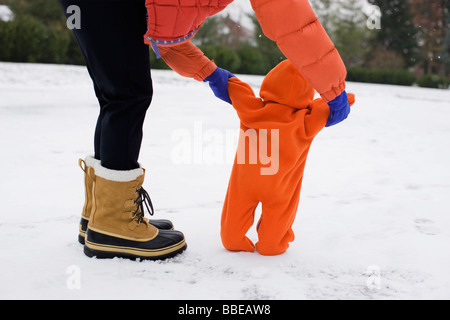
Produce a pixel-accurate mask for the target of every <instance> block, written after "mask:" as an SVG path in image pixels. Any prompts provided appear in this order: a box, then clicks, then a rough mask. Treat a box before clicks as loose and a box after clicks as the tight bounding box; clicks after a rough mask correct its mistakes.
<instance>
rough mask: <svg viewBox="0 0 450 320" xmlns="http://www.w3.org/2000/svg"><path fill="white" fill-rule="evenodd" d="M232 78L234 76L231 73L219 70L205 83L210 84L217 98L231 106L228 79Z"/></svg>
mask: <svg viewBox="0 0 450 320" xmlns="http://www.w3.org/2000/svg"><path fill="white" fill-rule="evenodd" d="M232 77H234V75H233V74H231V73H230V72H229V71H227V70H224V69H221V68H217V69H216V71H214V72H213V73H212V74H211V75H210V76H209V77H208V78H206V79H205V80H203V81H204V82H209V86H210V88H211V90H212V91H213V92H214V95H215V96H216V97H217V98H219V99H221V100H223V101H225V102H228V103H229V104H231V99H230V95H229V93H228V79H229V78H232Z"/></svg>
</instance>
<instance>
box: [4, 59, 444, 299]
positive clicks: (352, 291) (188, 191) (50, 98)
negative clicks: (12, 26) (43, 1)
mask: <svg viewBox="0 0 450 320" xmlns="http://www.w3.org/2000/svg"><path fill="white" fill-rule="evenodd" d="M153 79H154V87H155V96H154V101H153V104H152V106H151V108H150V110H149V112H148V116H147V120H146V123H145V137H144V142H143V146H142V153H141V159H140V160H141V162H142V164H143V166H144V167H145V168H146V169H147V173H148V174H147V180H146V183H145V185H144V186H145V187H146V189H147V190H148V191H149V193H150V194H151V196H152V200H153V202H154V204H155V206H156V208H157V214H156V217H158V218H169V219H172V220H173V221H174V223H175V226H176V228H177V229H179V230H181V231H183V232H184V233H185V235H186V239H187V242H188V246H189V247H188V250H187V251H186V252H185V253H184V254H183V255H181V256H178V257H176V258H174V259H172V260H168V261H164V262H133V261H128V260H122V259H114V260H96V259H89V258H87V257H85V256H84V254H83V248H82V246H81V245H80V244H78V243H77V232H78V221H79V217H80V212H81V208H82V204H83V192H84V191H83V175H82V171H81V170H80V169H79V168H78V166H77V160H78V158H80V157H84V156H85V155H86V154H90V153H92V135H93V130H94V125H95V122H96V116H97V111H98V107H97V104H96V100H95V97H94V93H93V90H92V87H91V83H90V79H89V78H88V75H87V72H86V71H85V69H84V68H83V67H73V66H54V65H33V64H11V63H0V150H1V157H0V168H1V171H0V197H1V215H0V242H1V243H2V246H1V249H0V298H2V299H448V298H450V272H449V270H450V250H449V249H450V248H449V245H450V214H449V213H450V169H449V163H450V148H449V143H450V142H449V141H450V124H449V122H448V119H449V118H450V91H444V90H432V89H420V88H411V87H397V86H384V85H371V84H359V83H349V84H348V91H350V92H354V93H356V95H357V104H356V106H355V107H354V109H353V112H352V114H351V117H350V118H349V119H348V120H347V121H346V122H345V123H343V124H341V125H339V126H336V127H332V128H328V129H325V130H324V131H323V132H321V133H320V134H319V136H318V137H317V139H316V141H315V142H314V144H313V147H312V149H311V153H310V156H309V159H308V163H307V168H306V172H305V178H304V184H303V190H302V197H301V203H300V209H299V212H298V217H297V220H296V223H295V227H294V228H295V232H296V236H297V239H296V241H295V242H294V243H293V244H292V246H291V248H290V249H289V250H288V252H287V253H286V254H284V255H281V256H277V257H263V256H260V255H258V254H257V253H253V254H250V253H230V252H227V251H225V250H224V249H223V248H222V246H221V243H220V238H219V222H220V214H221V209H222V202H223V199H224V197H225V193H226V188H227V182H228V177H229V174H230V170H231V166H232V162H231V161H230V159H229V157H227V152H228V151H227V150H229V149H230V146H229V141H230V139H231V138H229V136H232V135H230V133H233V132H234V131H236V130H238V125H239V121H238V118H237V116H236V114H235V112H234V111H233V110H232V108H231V107H229V106H228V105H226V104H225V103H222V102H221V101H219V100H216V99H215V98H214V97H213V96H212V93H211V92H210V91H209V88H208V86H207V85H205V84H203V83H197V82H195V81H193V80H192V81H191V80H188V79H182V78H181V77H179V76H177V75H175V74H174V73H173V72H171V71H154V72H153ZM241 79H243V80H246V81H248V82H249V83H250V84H251V85H252V86H253V87H254V88H255V91H257V90H258V89H259V88H258V85H259V84H260V82H261V80H262V78H261V77H257V76H241ZM180 133H184V134H188V135H190V136H191V138H192V142H193V144H192V146H193V149H192V157H191V158H189V157H186V158H185V160H186V159H187V160H189V159H191V160H192V161H190V162H189V161H185V162H182V161H180V158H178V157H177V154H176V152H175V151H174V150H177V148H179V147H180V140H178V138H179V137H180ZM177 137H178V138H177ZM227 137H228V138H227ZM231 140H233V139H231ZM232 142H233V141H232ZM227 143H228V147H227ZM194 146H195V148H196V149H194ZM231 149H233V148H231ZM214 151H216V153H214ZM233 151H234V150H231V153H233ZM228 153H229V152H228ZM195 155H197V157H195ZM199 156H203V159H201V158H199ZM180 162H181V163H180ZM255 236H256V233H255V230H254V229H252V230H251V232H250V237H251V238H253V239H254V240H255ZM78 280H79V281H78Z"/></svg>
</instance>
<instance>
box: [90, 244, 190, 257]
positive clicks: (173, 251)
mask: <svg viewBox="0 0 450 320" xmlns="http://www.w3.org/2000/svg"><path fill="white" fill-rule="evenodd" d="M186 249H187V244H186V241H185V240H183V241H181V242H180V243H177V244H175V245H173V246H170V247H166V248H161V249H156V250H140V249H136V248H130V247H117V246H111V245H103V244H96V243H91V242H89V241H87V240H86V244H85V246H84V254H85V255H86V256H88V257H89V258H94V257H96V258H97V259H113V258H124V259H130V260H137V259H141V260H165V259H168V258H173V257H175V256H176V255H179V254H180V253H182V252H183V251H185V250H186Z"/></svg>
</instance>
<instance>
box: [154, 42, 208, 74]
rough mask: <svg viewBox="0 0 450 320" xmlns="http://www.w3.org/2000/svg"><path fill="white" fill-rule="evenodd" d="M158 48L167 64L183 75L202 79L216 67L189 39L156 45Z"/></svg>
mask: <svg viewBox="0 0 450 320" xmlns="http://www.w3.org/2000/svg"><path fill="white" fill-rule="evenodd" d="M158 49H159V52H160V54H161V58H162V59H163V60H164V61H165V62H166V63H167V65H168V66H169V67H170V68H171V69H172V70H174V71H175V72H177V73H178V74H180V75H181V76H183V77H187V78H193V79H195V80H197V81H203V80H205V79H206V78H207V77H209V76H210V75H211V74H212V73H213V72H214V71H215V70H216V69H217V65H216V64H215V63H214V61H212V60H210V59H209V58H208V57H206V56H205V55H204V54H203V52H202V51H201V50H200V49H199V48H197V47H196V46H195V45H194V44H193V43H192V42H190V41H188V42H184V43H181V44H178V45H175V46H158Z"/></svg>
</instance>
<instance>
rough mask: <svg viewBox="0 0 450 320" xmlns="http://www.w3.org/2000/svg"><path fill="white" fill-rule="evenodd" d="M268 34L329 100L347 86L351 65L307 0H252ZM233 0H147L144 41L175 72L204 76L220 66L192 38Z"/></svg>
mask: <svg viewBox="0 0 450 320" xmlns="http://www.w3.org/2000/svg"><path fill="white" fill-rule="evenodd" d="M250 1H251V4H252V7H253V10H254V11H255V13H256V17H257V18H258V21H259V23H260V24H261V27H262V28H263V31H264V34H265V35H266V36H267V37H269V38H270V39H272V40H273V41H275V42H276V43H277V45H278V47H279V48H280V49H281V51H282V52H283V53H284V55H285V56H286V57H287V58H288V59H289V60H290V61H291V62H292V63H293V64H294V65H295V67H296V68H297V69H298V70H299V71H300V73H301V74H302V75H303V76H304V77H305V78H306V79H307V81H308V82H309V83H311V85H312V86H313V88H314V89H316V90H317V91H318V92H319V93H320V95H321V97H322V98H323V99H324V100H325V101H326V102H329V101H331V100H333V99H334V98H336V97H337V96H339V95H340V94H341V93H342V92H343V91H344V90H345V78H346V76H347V70H346V68H345V65H344V63H343V61H342V59H341V57H340V55H339V53H338V51H337V50H336V48H335V47H334V44H333V42H332V41H331V39H330V38H329V36H328V34H327V33H326V31H325V29H324V28H323V26H322V25H321V23H320V22H319V20H318V19H317V16H316V14H315V13H314V11H313V9H312V8H311V5H310V4H309V2H308V0H250ZM231 2H232V1H231V0H146V6H147V12H148V16H149V18H148V31H147V33H146V35H145V42H146V43H147V44H151V45H152V46H153V48H154V49H157V50H159V52H160V54H161V57H162V58H163V59H164V61H165V62H166V63H167V64H168V65H169V66H170V67H171V68H172V69H173V70H174V71H176V72H178V73H179V74H181V75H183V76H185V77H190V78H194V79H196V80H198V81H203V80H204V79H205V78H207V77H208V76H209V75H211V74H212V73H213V72H214V71H215V69H216V68H217V66H216V65H215V64H214V62H213V61H211V60H210V59H208V58H207V57H205V56H204V55H203V53H202V52H201V51H200V49H198V48H197V47H196V46H194V45H193V44H192V43H190V42H189V41H190V40H191V39H192V38H193V37H194V36H195V33H196V31H197V30H198V28H200V27H201V25H202V24H203V23H204V21H205V20H206V19H207V17H209V16H212V15H214V14H216V13H218V12H220V11H221V10H223V9H224V8H225V7H226V6H227V5H228V4H229V3H231Z"/></svg>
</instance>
